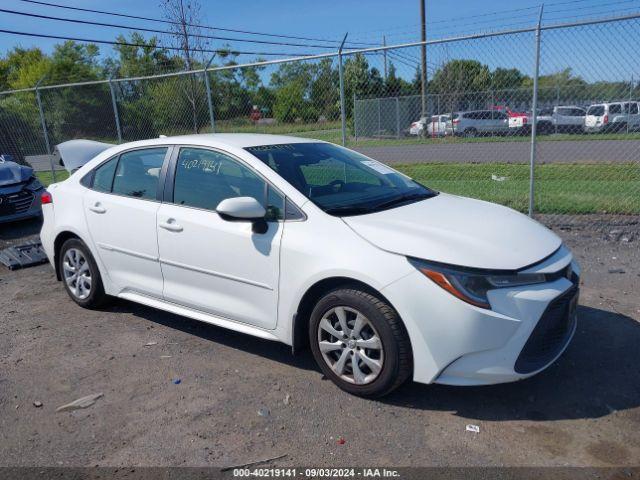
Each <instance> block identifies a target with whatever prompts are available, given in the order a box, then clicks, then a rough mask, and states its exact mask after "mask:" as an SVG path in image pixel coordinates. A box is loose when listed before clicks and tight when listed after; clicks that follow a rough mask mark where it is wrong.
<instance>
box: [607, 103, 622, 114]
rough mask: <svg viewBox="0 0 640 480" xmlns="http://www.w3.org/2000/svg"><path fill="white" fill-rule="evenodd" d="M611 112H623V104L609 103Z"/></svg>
mask: <svg viewBox="0 0 640 480" xmlns="http://www.w3.org/2000/svg"><path fill="white" fill-rule="evenodd" d="M609 113H622V105H620V104H619V103H614V104H612V105H609Z"/></svg>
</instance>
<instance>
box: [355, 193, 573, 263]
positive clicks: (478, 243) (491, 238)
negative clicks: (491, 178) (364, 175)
mask: <svg viewBox="0 0 640 480" xmlns="http://www.w3.org/2000/svg"><path fill="white" fill-rule="evenodd" d="M343 220H344V221H345V222H346V223H347V225H349V226H350V227H351V228H352V229H353V230H354V231H355V232H356V233H357V234H358V235H360V236H361V237H363V238H364V239H365V240H367V241H369V242H370V243H372V244H374V245H375V246H377V247H379V248H381V249H383V250H386V251H389V252H393V253H398V254H401V255H406V256H409V257H416V258H421V259H424V260H431V261H434V262H441V263H447V264H450V265H458V266H465V267H474V268H483V269H496V270H518V269H521V268H523V267H526V266H529V265H531V264H533V263H536V262H538V261H540V260H542V259H543V258H545V257H547V256H549V255H551V254H552V253H553V252H554V251H556V250H557V249H558V248H559V247H560V245H561V244H562V241H561V240H560V238H559V237H558V236H557V235H556V234H554V233H553V232H552V231H551V230H549V229H547V228H546V227H544V226H542V225H541V224H539V223H538V222H536V221H534V220H532V219H530V218H529V217H527V216H525V215H523V214H521V213H518V212H516V211H515V210H512V209H510V208H507V207H503V206H501V205H496V204H494V203H488V202H483V201H480V200H473V199H470V198H465V197H458V196H455V195H447V194H444V193H441V194H440V195H437V196H435V197H432V198H429V199H427V200H422V201H420V202H416V203H412V204H410V205H405V206H402V207H398V208H393V209H389V210H384V211H381V212H376V213H372V214H368V215H359V216H353V217H343Z"/></svg>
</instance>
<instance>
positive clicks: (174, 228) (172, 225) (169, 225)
mask: <svg viewBox="0 0 640 480" xmlns="http://www.w3.org/2000/svg"><path fill="white" fill-rule="evenodd" d="M158 226H159V227H160V228H164V229H165V230H169V231H170V232H181V231H182V230H183V228H182V226H180V225H179V224H177V223H176V221H175V220H174V219H173V218H170V219H169V220H167V221H166V222H160V223H159V224H158Z"/></svg>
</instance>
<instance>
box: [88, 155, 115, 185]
mask: <svg viewBox="0 0 640 480" xmlns="http://www.w3.org/2000/svg"><path fill="white" fill-rule="evenodd" d="M116 165H118V157H115V158H112V159H111V160H109V161H108V162H105V163H103V164H102V165H100V166H99V167H98V168H96V171H95V174H94V176H93V189H94V190H97V191H99V192H110V191H111V185H112V184H113V174H114V173H115V172H116Z"/></svg>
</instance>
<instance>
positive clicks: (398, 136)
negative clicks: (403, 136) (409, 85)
mask: <svg viewBox="0 0 640 480" xmlns="http://www.w3.org/2000/svg"><path fill="white" fill-rule="evenodd" d="M396 138H400V99H399V98H398V97H396Z"/></svg>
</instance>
